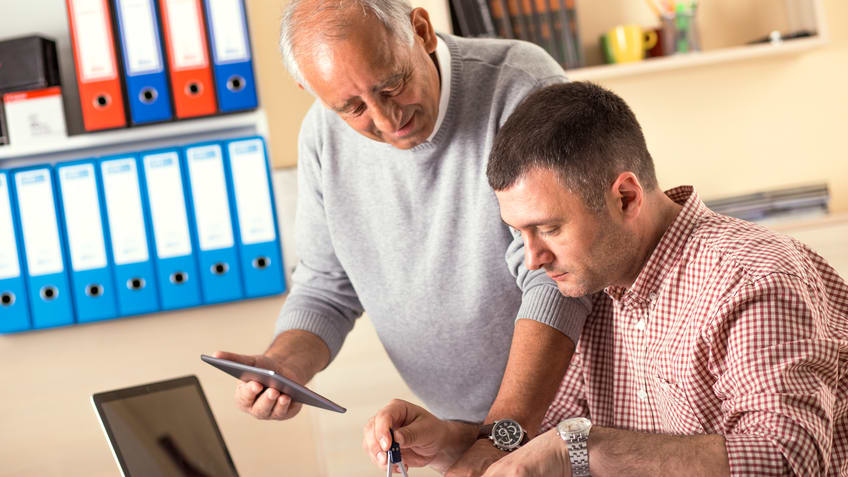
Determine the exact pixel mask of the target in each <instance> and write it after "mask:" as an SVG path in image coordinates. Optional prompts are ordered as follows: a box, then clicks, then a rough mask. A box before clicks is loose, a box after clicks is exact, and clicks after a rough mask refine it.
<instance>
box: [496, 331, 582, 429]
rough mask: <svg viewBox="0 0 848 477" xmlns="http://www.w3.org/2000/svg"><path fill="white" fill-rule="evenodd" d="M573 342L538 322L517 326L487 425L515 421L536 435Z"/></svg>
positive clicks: (565, 365) (568, 357) (569, 356)
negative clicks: (507, 419) (509, 420)
mask: <svg viewBox="0 0 848 477" xmlns="http://www.w3.org/2000/svg"><path fill="white" fill-rule="evenodd" d="M573 354H574V343H572V341H571V339H569V338H568V337H567V336H565V335H564V334H562V333H561V332H560V331H559V330H557V329H555V328H552V327H550V326H548V325H545V324H542V323H539V322H538V321H534V320H529V319H521V320H518V321H517V322H516V323H515V331H514V333H513V337H512V345H511V347H510V351H509V360H508V362H507V366H506V371H505V372H504V377H503V380H502V381H501V387H500V390H499V391H498V395H497V397H496V398H495V402H494V403H493V404H492V407H491V408H490V410H489V414H488V416H487V417H486V422H493V421H495V420H497V419H504V418H509V419H514V420H516V421H518V422H519V423H520V424H521V425H522V426H523V427H524V428H525V429H526V430H527V432H528V433H529V434H530V437H533V436H535V435H536V434H537V433H538V432H539V426H540V425H541V423H542V419H543V418H544V417H545V413H546V412H547V410H548V406H550V404H551V401H552V400H553V398H554V396H555V395H556V392H557V389H559V384H560V383H561V382H562V377H563V375H564V374H565V370H566V369H567V368H568V363H570V362H571V356H572V355H573Z"/></svg>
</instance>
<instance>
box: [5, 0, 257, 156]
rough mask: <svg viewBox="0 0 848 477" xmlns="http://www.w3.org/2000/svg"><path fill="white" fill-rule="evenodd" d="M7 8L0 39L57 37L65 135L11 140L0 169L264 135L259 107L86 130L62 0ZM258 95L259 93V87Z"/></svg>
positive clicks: (33, 1)
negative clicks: (27, 142)
mask: <svg viewBox="0 0 848 477" xmlns="http://www.w3.org/2000/svg"><path fill="white" fill-rule="evenodd" d="M7 7H8V8H5V9H4V11H3V15H0V32H2V33H0V38H12V37H17V36H23V35H30V34H41V35H44V36H47V37H50V38H52V39H54V40H56V49H57V53H58V57H59V69H60V76H61V79H62V96H63V103H64V108H65V118H66V122H67V127H68V133H69V136H68V138H67V139H64V140H56V141H52V142H44V143H41V144H32V145H18V146H16V145H15V144H14V138H12V144H9V145H4V146H0V168H3V169H8V168H12V167H19V166H25V165H30V164H36V163H56V162H60V161H64V160H71V159H81V158H88V157H100V156H107V155H111V154H117V153H122V152H130V151H141V150H147V149H153V148H158V147H167V146H175V145H183V144H189V143H192V142H200V141H206V140H216V139H225V138H232V137H238V136H248V135H262V136H266V137H267V136H268V122H267V118H266V114H265V111H264V109H262V108H260V109H257V110H254V111H248V112H241V113H232V114H226V115H219V116H209V117H202V118H193V119H185V120H178V121H172V122H166V123H160V124H153V125H143V126H137V127H128V128H123V129H113V130H109V131H97V132H84V131H83V128H82V116H81V113H80V106H79V99H78V94H79V93H78V90H77V85H76V75H75V69H74V63H73V53H72V51H71V50H72V48H71V44H70V34H69V31H68V17H67V10H66V6H65V0H27V1H26V2H9V5H8V6H7ZM254 51H255V48H254ZM258 93H259V94H260V96H261V90H260V91H259V92H258ZM260 104H261V97H260Z"/></svg>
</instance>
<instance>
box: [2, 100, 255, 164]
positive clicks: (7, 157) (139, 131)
mask: <svg viewBox="0 0 848 477" xmlns="http://www.w3.org/2000/svg"><path fill="white" fill-rule="evenodd" d="M252 134H259V135H266V134H267V121H266V118H265V112H264V111H263V110H262V109H258V110H256V111H251V112H247V113H237V114H229V115H224V116H211V117H207V118H197V119H189V120H183V121H174V122H169V123H161V124H154V125H149V126H141V127H135V128H127V129H113V130H110V131H101V132H94V133H85V134H77V135H73V136H70V137H68V138H67V139H66V140H62V141H56V142H46V143H44V144H37V145H25V146H15V145H14V144H11V145H7V146H2V147H0V167H3V168H6V167H15V166H18V165H21V164H31V163H35V162H56V161H60V160H64V159H71V158H84V157H89V156H104V155H109V154H113V153H119V152H126V151H135V150H144V149H153V148H156V147H165V146H171V145H177V144H182V143H189V142H199V141H203V140H206V139H216V138H223V137H236V136H247V135H252Z"/></svg>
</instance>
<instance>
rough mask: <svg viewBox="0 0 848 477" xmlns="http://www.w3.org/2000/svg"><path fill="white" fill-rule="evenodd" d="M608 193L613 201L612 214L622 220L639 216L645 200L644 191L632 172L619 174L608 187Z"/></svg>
mask: <svg viewBox="0 0 848 477" xmlns="http://www.w3.org/2000/svg"><path fill="white" fill-rule="evenodd" d="M610 192H611V194H612V196H613V198H614V200H615V210H614V211H613V212H615V213H617V214H619V215H620V216H621V217H622V218H623V219H624V220H628V219H632V218H635V217H637V216H638V215H639V212H640V210H641V209H642V204H643V203H644V200H645V191H644V190H643V189H642V184H641V183H640V182H639V178H638V177H636V174H634V173H632V172H622V173H621V174H619V175H618V177H616V179H615V182H613V184H612V186H611V187H610Z"/></svg>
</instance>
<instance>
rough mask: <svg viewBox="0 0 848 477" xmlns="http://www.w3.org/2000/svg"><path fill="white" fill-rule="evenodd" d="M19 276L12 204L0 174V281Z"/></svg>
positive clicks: (5, 183) (7, 185)
mask: <svg viewBox="0 0 848 477" xmlns="http://www.w3.org/2000/svg"><path fill="white" fill-rule="evenodd" d="M20 275H21V264H20V263H18V244H17V241H16V240H15V226H14V225H13V224H12V203H11V201H10V199H9V184H8V183H7V182H6V174H0V280H3V279H5V278H14V277H18V276H20Z"/></svg>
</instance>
